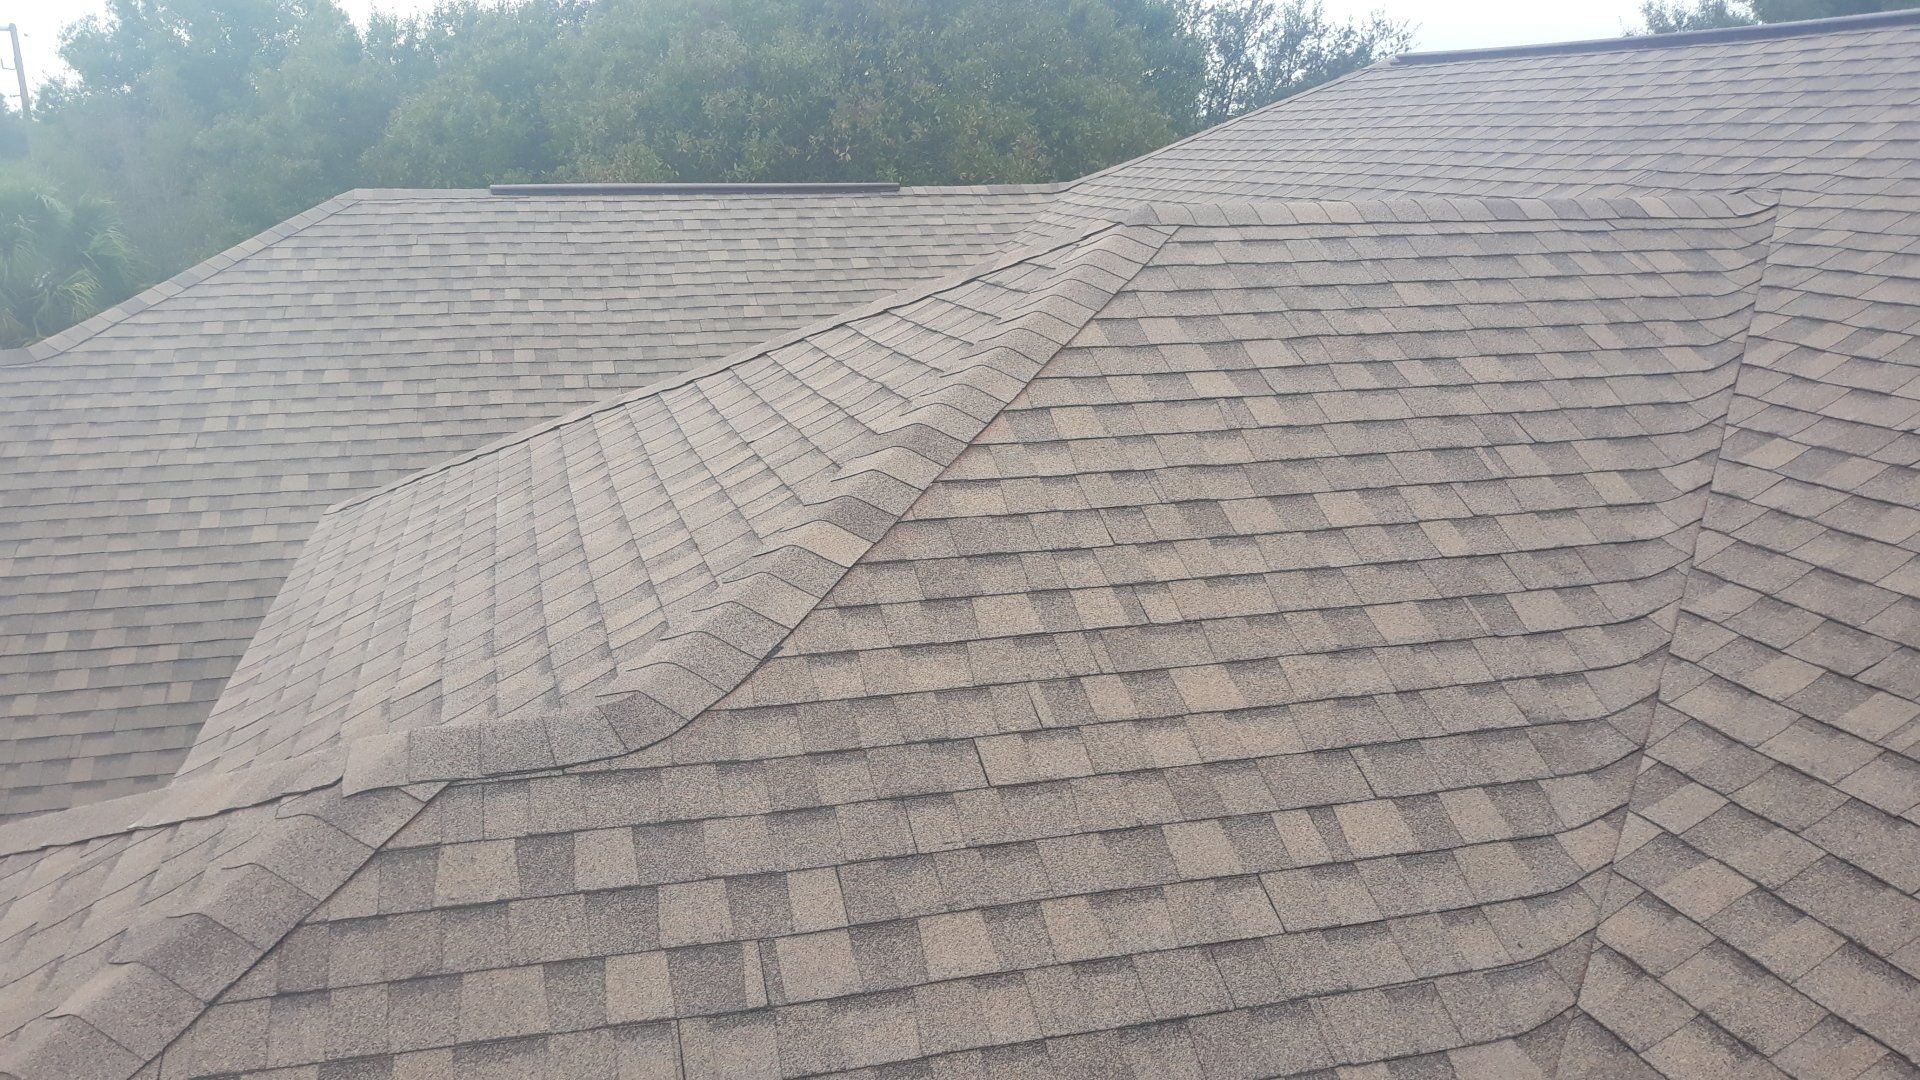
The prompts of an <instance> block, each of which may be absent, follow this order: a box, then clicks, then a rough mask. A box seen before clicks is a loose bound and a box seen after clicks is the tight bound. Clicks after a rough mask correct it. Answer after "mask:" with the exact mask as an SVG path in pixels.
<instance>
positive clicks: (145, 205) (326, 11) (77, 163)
mask: <svg viewBox="0 0 1920 1080" xmlns="http://www.w3.org/2000/svg"><path fill="white" fill-rule="evenodd" d="M61 55H62V57H63V58H64V59H65V60H66V61H67V64H68V66H69V67H70V68H71V69H72V71H73V74H72V75H71V76H70V77H68V78H66V79H64V80H59V81H56V82H54V83H53V84H51V85H50V86H48V87H47V88H46V89H45V90H43V92H42V94H41V99H40V102H39V106H38V108H36V110H35V112H36V124H35V132H34V138H35V155H36V157H37V158H38V159H39V160H40V162H41V163H42V165H43V167H44V168H45V169H46V170H47V171H48V172H49V173H50V174H51V175H52V176H53V177H54V179H55V180H56V181H58V183H59V184H60V187H61V189H62V190H65V191H71V192H92V193H95V194H100V195H103V196H106V197H108V198H110V199H111V200H112V201H113V202H114V203H115V204H116V205H117V206H119V207H120V209H121V211H122V212H123V214H124V215H125V218H126V221H127V230H128V232H129V234H130V235H131V236H132V238H133V240H134V242H135V244H136V246H137V247H139V248H140V249H141V250H143V251H146V252H147V253H149V254H150V255H151V256H152V257H153V258H154V260H155V261H156V262H157V263H158V264H159V265H160V266H161V267H162V268H164V269H167V270H172V269H176V268H178V267H180V266H184V265H186V264H188V263H190V262H192V261H193V260H194V259H197V258H201V257H204V256H206V255H209V254H212V253H213V252H216V251H218V250H220V249H221V248H223V247H226V246H228V245H230V244H232V243H234V242H236V241H238V240H241V239H244V238H245V237H247V236H248V235H251V234H252V233H254V232H257V231H259V230H260V229H262V228H265V227H266V226H267V225H269V224H272V223H273V222H274V221H276V220H279V219H281V218H283V217H286V216H288V215H289V214H291V213H296V212H298V211H299V210H302V209H305V208H306V207H308V206H311V205H313V204H314V203H316V202H318V201H321V200H324V199H326V198H328V197H329V196H332V195H335V194H338V193H339V192H340V191H341V190H342V189H343V188H344V187H350V186H352V185H353V182H354V181H355V180H356V179H357V175H356V172H355V163H356V161H357V160H358V158H359V156H360V154H361V153H362V152H363V151H364V148H365V146H366V145H367V144H368V143H370V142H371V141H372V140H373V139H375V138H376V137H377V136H378V134H379V131H380V129H381V127H382V126H383V125H384V123H385V120H386V115H387V113H388V112H389V111H391V108H392V102H391V88H390V87H383V86H382V85H381V84H380V82H379V80H378V79H377V78H375V77H374V76H377V75H378V72H377V71H372V70H370V69H369V65H368V62H367V57H366V55H365V50H364V46H363V42H362V40H361V38H360V35H359V33H358V31H356V30H355V29H354V27H353V25H352V24H351V23H350V22H348V21H347V19H346V17H345V16H344V15H343V14H342V13H341V12H340V10H339V9H338V8H337V7H335V6H334V5H333V3H332V2H331V0H110V3H109V5H108V9H107V13H106V14H105V15H104V16H100V17H94V18H89V19H85V20H82V21H80V22H78V23H75V24H73V25H71V26H69V27H67V29H66V30H65V31H64V33H63V35H62V46H61Z"/></svg>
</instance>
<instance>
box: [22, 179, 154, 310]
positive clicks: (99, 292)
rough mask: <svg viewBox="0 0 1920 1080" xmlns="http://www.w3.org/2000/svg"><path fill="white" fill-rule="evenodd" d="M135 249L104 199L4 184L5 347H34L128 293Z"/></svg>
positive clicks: (23, 185) (131, 285)
mask: <svg viewBox="0 0 1920 1080" xmlns="http://www.w3.org/2000/svg"><path fill="white" fill-rule="evenodd" d="M133 287H134V268H133V254H132V251H131V249H130V248H128V246H127V244H126V239H125V237H123V236H122V235H121V232H120V223H119V219H118V218H117V217H116V216H115V215H114V212H113V209H112V207H111V206H109V205H108V204H107V203H106V202H105V201H104V200H102V199H99V198H97V197H93V196H82V197H81V198H78V199H75V200H73V201H72V202H71V203H66V202H62V201H61V200H60V199H59V198H57V197H56V196H54V194H53V193H52V192H51V191H49V190H48V189H46V188H45V187H43V186H39V185H31V184H23V183H18V182H15V183H12V184H9V185H8V186H6V187H5V188H0V347H4V348H15V347H18V346H21V345H29V344H32V343H33V342H35V341H38V340H40V339H41V338H43V337H46V336H47V335H48V334H52V333H57V332H59V331H60V330H63V329H65V328H66V327H68V326H71V325H73V324H74V323H76V322H79V321H80V320H81V319H84V318H86V317H87V316H89V315H92V314H93V313H94V312H96V311H99V310H101V309H102V308H105V307H107V306H109V305H111V304H114V303H118V302H119V301H120V300H122V299H124V298H125V297H127V296H129V295H131V294H132V292H133Z"/></svg>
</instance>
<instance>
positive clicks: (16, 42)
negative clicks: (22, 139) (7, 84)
mask: <svg viewBox="0 0 1920 1080" xmlns="http://www.w3.org/2000/svg"><path fill="white" fill-rule="evenodd" d="M7 36H8V37H10V38H12V39H13V77H14V78H16V79H18V80H19V81H20V119H22V120H31V119H33V105H32V104H31V103H30V102H28V100H27V66H26V64H24V63H22V62H21V60H20V27H19V26H17V25H15V24H13V23H8V24H7Z"/></svg>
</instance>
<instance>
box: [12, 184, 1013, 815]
mask: <svg viewBox="0 0 1920 1080" xmlns="http://www.w3.org/2000/svg"><path fill="white" fill-rule="evenodd" d="M1045 194H1046V189H1028V188H999V189H923V190H918V191H915V190H908V191H903V192H899V193H895V194H888V195H860V194H835V195H812V194H809V195H796V196H780V195H756V196H753V197H750V198H745V197H730V196H712V195H707V196H693V195H680V196H661V195H654V196H646V197H622V198H605V197H600V198H589V197H542V198H533V199H523V198H503V197H495V196H489V195H488V194H487V193H486V192H462V191H450V192H418V191H361V192H351V193H349V194H347V195H344V196H342V197H340V198H339V199H336V200H333V201H332V202H330V203H327V204H326V205H324V206H321V207H318V208H316V209H315V210H313V211H311V212H309V213H308V214H305V215H302V216H301V217H300V218H296V219H294V220H293V221H291V222H288V223H287V224H285V225H282V226H280V227H278V228H277V229H275V230H272V231H270V232H269V233H268V234H266V235H265V236H264V237H262V238H259V239H256V240H254V241H251V242H249V243H248V244H244V245H241V246H240V247H239V248H236V249H235V250H234V251H232V252H229V253H228V254H227V255H224V256H222V257H221V258H219V259H216V260H214V261H213V262H211V263H209V264H206V265H204V266H201V267H196V268H195V269H194V270H191V271H188V272H187V273H186V274H185V275H183V276H182V278H181V279H176V281H175V282H171V283H169V284H168V285H164V286H161V287H160V288H159V289H158V290H155V291H154V292H153V293H149V294H146V295H143V296H142V297H139V298H136V299H135V300H134V301H131V302H130V303H129V304H128V305H125V309H124V310H120V311H115V312H111V313H108V314H107V315H106V316H103V317H101V318H99V319H96V320H93V321H91V322H89V323H86V324H82V325H81V326H80V327H76V328H75V329H74V330H72V331H69V332H68V333H66V334H62V335H59V336H57V337H55V338H52V339H49V341H47V342H45V343H42V344H41V345H40V346H36V347H35V348H34V349H33V350H32V353H31V355H22V356H19V357H17V359H18V360H20V361H24V362H21V363H18V364H16V365H15V366H7V365H6V363H5V362H4V360H0V507H4V508H3V509H0V559H4V562H0V576H3V577H4V582H5V585H4V588H0V657H4V659H3V660H0V722H4V723H5V724H6V725H7V727H8V729H9V737H8V738H7V740H6V741H5V743H4V744H3V745H4V751H3V752H0V816H8V815H16V814H21V813H26V812H32V811H40V810H52V809H59V808H60V807H63V806H68V805H71V804H73V803H74V802H88V801H95V800H98V799H102V798H108V797H112V796H114V795H121V794H125V793H127V792H130V791H138V790H142V789H146V788H151V787H155V786H158V785H160V784H164V783H165V782H166V780H167V778H168V777H169V776H171V775H172V774H173V772H174V770H175V769H176V768H177V767H178V766H179V764H180V762H181V760H182V759H183V758H184V756H185V755H186V752H187V750H188V748H189V747H191V746H192V744H193V739H194V735H195V733H196V732H197V731H198V729H199V725H200V723H201V722H202V721H204V720H205V719H206V717H207V713H208V711H209V709H210V708H211V707H212V705H213V702H214V700H215V699H216V698H217V697H219V694H220V688H221V686H222V684H223V683H224V682H225V681H226V679H227V677H228V676H229V675H230V674H231V673H232V670H233V665H234V662H235V661H236V660H238V659H239V656H240V653H241V651H242V650H243V649H244V648H245V647H246V643H247V641H248V640H249V639H251V638H252V637H253V634H254V632H255V630H256V629H257V627H258V625H259V621H260V618H261V616H262V615H263V614H265V612H266V609H267V606H268V604H269V603H270V602H271V601H272V600H273V597H274V594H275V593H276V592H278V591H279V588H280V585H281V582H282V580H283V579H284V578H285V576H286V573H287V571H288V570H289V568H290V567H291V566H292V564H293V561H294V558H295V556H297V555H298V554H299V552H300V546H301V544H302V543H303V542H304V541H305V540H306V538H307V536H308V534H309V533H310V532H311V531H312V529H313V526H314V524H315V522H317V521H318V520H319V518H320V515H321V513H322V512H323V511H324V510H325V509H326V508H327V507H328V506H329V505H331V504H333V503H336V502H339V501H341V500H343V499H346V498H349V497H351V496H354V495H357V494H361V493H363V492H365V491H367V490H369V489H372V488H377V487H379V486H381V485H383V484H386V483H388V482H390V481H393V480H397V479H399V478H400V477H403V476H406V475H407V474H409V473H412V472H414V471H416V470H418V469H422V468H425V467H427V466H429V465H432V464H433V463H435V462H437V461H439V460H441V459H443V458H446V457H449V456H451V455H454V454H458V453H461V452H464V451H467V450H472V449H474V448H475V447H478V446H480V445H483V444H485V443H487V442H490V441H492V440H494V439H497V438H499V437H501V436H504V435H508V434H511V433H512V432H514V431H517V430H519V429H521V428H523V427H525V426H527V425H528V424H531V423H536V422H538V421H541V420H545V419H548V418H550V417H552V416H555V415H558V414H560V413H563V412H566V411H568V410H569V409H573V408H577V407H580V406H583V405H588V404H591V403H593V402H596V401H599V400H601V399H603V398H605V397H607V396H609V395H610V394H614V393H618V392H620V391H624V390H629V389H632V388H634V387H636V386H640V385H644V384H646V383H648V382H650V381H652V380H654V379H657V378H660V377H663V376H668V375H675V374H679V373H682V372H684V371H687V370H689V369H690V368H693V367H697V366H699V365H701V364H703V363H707V362H710V361H713V360H716V359H718V358H720V357H722V356H725V355H727V354H729V353H732V352H734V351H737V350H739V349H742V348H746V347H748V346H751V345H755V344H757V343H759V342H761V341H764V340H766V339H767V338H769V337H771V336H773V335H775V334H779V333H783V332H787V331H790V330H793V329H795V328H797V327H799V326H801V325H803V324H805V323H808V322H811V321H813V320H816V319H821V318H826V317H829V316H831V315H835V314H837V313H839V312H841V311H844V310H846V309H847V308H849V307H852V306H855V305H857V304H861V303H865V302H868V301H870V300H872V299H874V298H875V297H878V296H880V295H882V294H884V293H888V292H891V291H893V290H895V289H898V288H902V287H904V286H906V285H909V284H912V283H913V282H916V281H923V280H929V279H932V278H936V277H939V276H941V275H943V274H948V273H952V272H953V271H955V270H958V269H961V268H963V267H966V266H969V265H972V264H973V263H976V262H978V261H980V260H982V259H985V258H988V257H990V256H992V255H993V254H994V253H995V252H996V251H997V250H998V249H999V248H1000V247H1001V246H1002V245H1003V244H1004V243H1005V242H1006V240H1007V239H1008V237H1009V235H1010V234H1011V232H1012V231H1014V230H1016V229H1018V228H1020V227H1021V226H1022V224H1023V223H1025V222H1026V221H1027V219H1028V218H1029V217H1030V215H1031V210H1032V207H1033V206H1034V205H1035V204H1036V203H1037V202H1038V201H1039V200H1040V199H1042V198H1043V197H1045Z"/></svg>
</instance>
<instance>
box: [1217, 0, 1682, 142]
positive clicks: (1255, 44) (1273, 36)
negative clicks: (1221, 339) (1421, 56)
mask: <svg viewBox="0 0 1920 1080" xmlns="http://www.w3.org/2000/svg"><path fill="white" fill-rule="evenodd" d="M1709 2H1711V0H1709ZM1182 7H1183V13H1184V16H1185V21H1186V24H1187V27H1188V31H1189V33H1190V34H1191V35H1192V36H1193V37H1195V38H1197V39H1198V40H1199V41H1201V42H1203V43H1204V44H1205V47H1206V49H1207V80H1206V84H1205V87H1204V89H1203V90H1202V93H1201V97H1200V119H1201V120H1202V122H1203V126H1211V125H1213V124H1218V123H1221V122H1223V121H1225V120H1228V119H1231V118H1232V117H1235V116H1238V115H1240V114H1241V113H1244V112H1247V111H1249V110H1252V109H1257V108H1259V107H1260V106H1262V105H1266V104H1268V103H1270V102H1274V101H1278V100H1280V99H1281V98H1284V97H1287V96H1288V95H1291V94H1297V93H1299V92H1300V91H1302V90H1305V89H1307V88H1308V87H1311V86H1317V85H1319V84H1320V83H1323V82H1326V81H1327V80H1328V79H1332V78H1335V77H1337V76H1340V75H1344V74H1346V73H1347V72H1349V71H1352V70H1354V69H1355V68H1360V67H1365V66H1366V65H1367V64H1370V63H1372V62H1373V61H1374V60H1375V59H1378V58H1379V57H1382V56H1391V55H1393V54H1395V53H1399V52H1404V51H1406V49H1407V47H1408V46H1409V45H1411V44H1412V42H1413V27H1412V26H1411V25H1409V24H1407V23H1400V22H1394V21H1392V20H1390V19H1388V18H1387V17H1386V16H1384V15H1382V14H1379V13H1378V12H1376V13H1374V14H1372V15H1370V16H1368V17H1367V18H1366V19H1364V20H1359V21H1354V22H1346V23H1335V22H1331V21H1329V20H1328V18H1327V13H1326V8H1325V6H1324V5H1323V4H1321V2H1320V0H1217V2H1213V3H1202V2H1200V0H1187V2H1186V3H1184V4H1183V5H1182Z"/></svg>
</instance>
